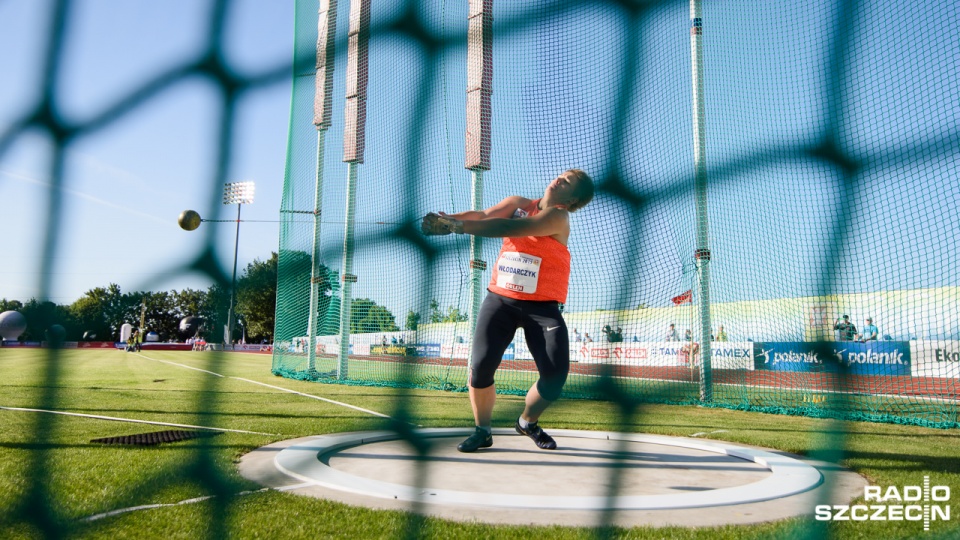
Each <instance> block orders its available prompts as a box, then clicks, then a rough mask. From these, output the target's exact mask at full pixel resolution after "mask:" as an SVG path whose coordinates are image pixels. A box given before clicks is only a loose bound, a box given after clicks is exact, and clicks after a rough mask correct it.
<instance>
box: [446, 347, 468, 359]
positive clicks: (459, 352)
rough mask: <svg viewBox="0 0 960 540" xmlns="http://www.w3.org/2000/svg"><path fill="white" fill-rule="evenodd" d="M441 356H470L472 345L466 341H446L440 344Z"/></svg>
mask: <svg viewBox="0 0 960 540" xmlns="http://www.w3.org/2000/svg"><path fill="white" fill-rule="evenodd" d="M440 356H442V357H443V358H462V359H467V358H469V357H470V345H468V344H466V343H444V344H443V345H441V346H440Z"/></svg>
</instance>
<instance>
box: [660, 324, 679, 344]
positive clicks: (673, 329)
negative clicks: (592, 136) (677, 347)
mask: <svg viewBox="0 0 960 540" xmlns="http://www.w3.org/2000/svg"><path fill="white" fill-rule="evenodd" d="M663 340H664V341H680V336H678V335H677V326H676V325H675V324H671V325H670V328H668V329H667V337H665V338H664V339H663Z"/></svg>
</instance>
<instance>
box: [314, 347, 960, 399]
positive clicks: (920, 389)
mask: <svg viewBox="0 0 960 540" xmlns="http://www.w3.org/2000/svg"><path fill="white" fill-rule="evenodd" d="M317 356H318V357H324V358H335V357H334V356H333V355H317ZM351 359H354V360H367V361H370V360H373V361H379V362H392V363H406V364H420V365H439V366H459V367H465V366H466V365H467V361H466V360H464V359H459V358H420V357H414V356H388V355H383V356H351ZM500 368H501V369H508V370H516V371H536V370H537V367H536V365H535V364H534V363H533V361H531V360H504V361H503V362H502V363H501V364H500ZM570 373H571V374H577V375H592V376H600V375H603V374H605V373H606V374H608V375H612V376H614V377H631V378H637V379H655V380H661V381H676V382H689V383H696V382H699V380H700V374H699V370H697V369H696V368H694V369H691V368H689V367H685V366H663V367H661V366H629V365H617V364H594V363H590V364H581V363H577V362H573V363H571V364H570ZM713 382H714V384H730V385H745V386H759V387H769V388H778V389H796V390H806V391H811V392H849V393H855V394H874V395H888V396H889V395H896V396H904V397H910V396H923V397H931V398H940V399H951V400H957V399H960V380H958V379H941V378H932V377H909V376H885V375H847V376H846V377H845V380H844V381H843V382H841V381H840V378H839V377H838V376H837V374H836V373H803V372H794V371H763V370H716V369H715V370H713Z"/></svg>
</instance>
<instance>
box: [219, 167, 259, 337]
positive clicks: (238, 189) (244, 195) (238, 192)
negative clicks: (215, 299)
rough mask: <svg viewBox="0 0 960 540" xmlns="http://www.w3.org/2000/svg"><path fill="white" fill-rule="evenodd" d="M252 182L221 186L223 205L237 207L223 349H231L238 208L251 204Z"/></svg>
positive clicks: (238, 240)
mask: <svg viewBox="0 0 960 540" xmlns="http://www.w3.org/2000/svg"><path fill="white" fill-rule="evenodd" d="M253 192H254V185H253V182H232V183H227V184H224V185H223V204H235V205H237V234H236V238H235V240H234V243H233V281H231V284H230V309H229V310H227V327H226V329H224V332H223V347H224V348H227V346H228V345H229V346H230V347H233V304H234V302H235V299H236V296H237V251H238V250H239V248H240V208H241V207H242V206H243V205H245V204H253Z"/></svg>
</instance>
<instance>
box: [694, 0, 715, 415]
mask: <svg viewBox="0 0 960 540" xmlns="http://www.w3.org/2000/svg"><path fill="white" fill-rule="evenodd" d="M700 2H701V0H690V52H691V55H690V57H691V61H692V70H691V72H692V75H693V159H694V167H695V179H694V198H695V205H696V210H695V212H696V215H695V220H696V228H697V231H696V243H697V244H696V251H694V261H695V263H696V267H697V275H698V277H699V287H698V291H697V296H698V297H699V302H698V306H699V322H700V344H701V346H700V401H702V402H704V403H707V402H710V401H713V368H712V366H711V361H712V359H713V358H712V357H713V354H712V346H711V345H712V343H711V341H712V340H711V333H712V331H711V327H710V244H709V236H708V231H707V223H708V222H707V154H706V143H707V129H706V111H705V107H704V90H703V9H702V7H701V5H700ZM692 352H693V351H691V353H692ZM691 356H692V354H691Z"/></svg>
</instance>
